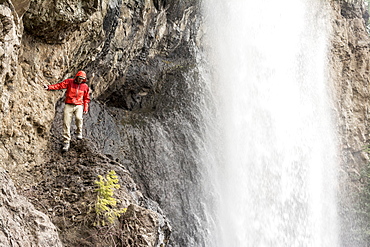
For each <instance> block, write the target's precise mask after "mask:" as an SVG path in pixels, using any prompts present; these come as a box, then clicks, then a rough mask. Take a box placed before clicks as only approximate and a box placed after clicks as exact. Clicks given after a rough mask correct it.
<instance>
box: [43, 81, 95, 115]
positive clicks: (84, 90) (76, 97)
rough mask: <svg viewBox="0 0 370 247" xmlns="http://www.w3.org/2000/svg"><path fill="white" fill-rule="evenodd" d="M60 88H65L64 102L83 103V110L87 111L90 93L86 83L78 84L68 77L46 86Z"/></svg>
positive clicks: (50, 88) (51, 88) (53, 88)
mask: <svg viewBox="0 0 370 247" xmlns="http://www.w3.org/2000/svg"><path fill="white" fill-rule="evenodd" d="M60 89H67V92H66V101H65V103H66V104H72V105H83V106H84V112H87V111H88V109H89V105H88V104H89V102H90V94H89V86H87V84H86V83H81V84H78V83H76V82H75V79H73V78H70V79H66V80H64V81H62V82H60V83H57V84H54V85H49V86H48V90H60Z"/></svg>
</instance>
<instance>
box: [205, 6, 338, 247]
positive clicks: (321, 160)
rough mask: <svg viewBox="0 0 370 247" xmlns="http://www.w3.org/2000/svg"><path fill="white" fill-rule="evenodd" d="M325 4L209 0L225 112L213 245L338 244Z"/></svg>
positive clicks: (212, 163)
mask: <svg viewBox="0 0 370 247" xmlns="http://www.w3.org/2000/svg"><path fill="white" fill-rule="evenodd" d="M324 2H325V1H320V0H279V1H276V0H226V1H225V0H205V1H204V2H203V3H204V6H205V19H206V33H207V40H208V45H209V47H208V48H209V51H208V57H209V59H210V61H211V65H212V68H213V69H212V73H211V78H212V79H211V80H210V85H211V87H212V90H213V95H214V97H215V102H216V103H215V105H216V115H217V116H216V121H215V122H214V123H212V124H213V128H215V129H216V131H212V133H211V135H210V136H209V149H208V153H206V154H205V156H206V157H205V160H206V161H205V163H206V166H207V171H206V174H207V175H206V176H207V177H206V178H205V180H206V184H205V187H206V188H210V189H211V190H212V191H211V192H212V194H213V195H214V197H215V201H213V202H212V203H210V201H209V202H208V204H207V208H208V213H209V215H208V216H209V218H210V220H209V221H210V222H212V223H210V226H209V231H210V232H209V246H212V247H239V246H251V247H256V246H274V247H277V246H286V247H292V246H297V247H302V246H313V247H325V246H330V247H333V246H334V247H335V246H338V233H337V231H338V229H337V228H338V223H337V211H336V164H337V160H336V142H335V136H334V124H333V122H332V119H331V117H330V116H331V113H330V108H329V101H330V100H329V96H328V94H329V93H328V87H329V86H328V85H329V79H328V75H327V69H326V67H327V46H328V35H329V31H330V30H328V29H327V27H328V26H329V24H330V22H329V21H328V19H327V18H328V17H327V16H326V12H325V11H326V10H325V9H326V6H325V4H324ZM210 150H214V151H213V152H212V151H210Z"/></svg>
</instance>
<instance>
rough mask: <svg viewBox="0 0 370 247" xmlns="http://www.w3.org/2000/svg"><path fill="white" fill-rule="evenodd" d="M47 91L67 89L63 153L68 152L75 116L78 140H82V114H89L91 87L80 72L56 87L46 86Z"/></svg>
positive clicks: (84, 74) (84, 75) (83, 73)
mask: <svg viewBox="0 0 370 247" xmlns="http://www.w3.org/2000/svg"><path fill="white" fill-rule="evenodd" d="M44 88H45V89H46V90H60V89H67V92H66V100H65V106H64V117H63V139H64V141H63V142H64V145H63V149H62V150H63V151H64V152H67V151H68V149H69V143H70V141H71V133H70V132H71V131H70V130H71V121H72V116H73V115H74V116H75V119H76V127H77V131H76V134H77V139H79V140H81V139H82V125H83V118H82V114H87V111H88V109H89V105H88V104H89V102H90V95H89V86H87V84H86V73H85V72H84V71H78V72H77V74H76V76H75V78H69V79H66V80H64V81H62V82H60V83H57V84H54V85H44Z"/></svg>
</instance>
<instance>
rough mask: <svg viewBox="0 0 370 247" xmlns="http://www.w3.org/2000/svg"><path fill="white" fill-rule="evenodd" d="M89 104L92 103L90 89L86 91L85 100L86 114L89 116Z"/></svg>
mask: <svg viewBox="0 0 370 247" xmlns="http://www.w3.org/2000/svg"><path fill="white" fill-rule="evenodd" d="M89 103H90V89H89V88H87V90H85V91H84V98H83V104H84V114H87V112H88V111H89Z"/></svg>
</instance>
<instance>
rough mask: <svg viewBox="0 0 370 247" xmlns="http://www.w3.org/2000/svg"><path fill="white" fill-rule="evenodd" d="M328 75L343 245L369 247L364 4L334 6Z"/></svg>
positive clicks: (369, 48)
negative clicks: (334, 133) (336, 151)
mask: <svg viewBox="0 0 370 247" xmlns="http://www.w3.org/2000/svg"><path fill="white" fill-rule="evenodd" d="M331 5H332V10H333V11H332V16H333V17H332V27H333V30H332V38H331V49H330V51H331V52H330V61H329V63H330V75H331V81H332V85H333V90H334V93H333V95H335V96H334V99H335V100H334V102H333V116H335V118H336V119H337V133H338V138H339V140H338V142H339V144H340V147H339V152H340V154H341V157H340V171H339V181H340V185H339V187H340V189H339V191H340V192H339V213H340V216H341V217H340V219H341V225H340V234H341V238H340V239H341V245H342V246H367V245H368V243H369V240H370V238H369V235H368V233H366V232H367V231H368V229H369V225H368V223H367V222H368V219H369V214H368V213H369V207H368V205H367V202H368V199H367V198H368V197H369V194H366V186H368V184H369V181H368V179H367V178H366V177H367V176H368V173H367V172H368V168H367V167H368V165H369V157H368V153H367V152H366V151H365V150H366V147H367V146H368V145H369V134H370V132H369V96H370V94H369V88H368V85H369V72H370V70H369V69H370V67H369V65H370V64H369V55H370V54H369V52H370V38H369V33H368V30H367V28H366V24H367V22H368V19H369V13H368V6H367V5H365V3H364V1H332V3H331Z"/></svg>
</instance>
